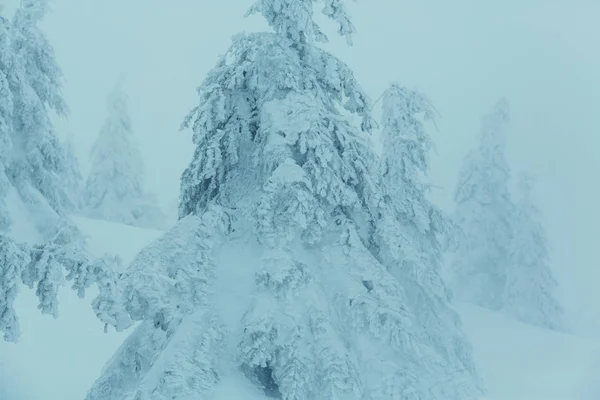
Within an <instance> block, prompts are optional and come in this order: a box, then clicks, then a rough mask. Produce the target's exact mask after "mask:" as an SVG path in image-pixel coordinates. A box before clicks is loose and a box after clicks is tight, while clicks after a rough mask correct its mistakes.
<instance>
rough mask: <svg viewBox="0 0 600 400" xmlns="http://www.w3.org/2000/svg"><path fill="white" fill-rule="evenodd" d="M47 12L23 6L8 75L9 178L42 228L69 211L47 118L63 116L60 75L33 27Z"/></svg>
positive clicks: (29, 0)
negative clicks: (10, 113) (11, 108)
mask: <svg viewBox="0 0 600 400" xmlns="http://www.w3.org/2000/svg"><path fill="white" fill-rule="evenodd" d="M47 8H48V0H22V1H21V5H20V7H19V8H18V9H17V11H16V13H15V15H14V17H13V21H12V27H11V34H10V38H11V39H10V40H11V52H12V58H13V63H12V65H11V68H10V69H9V71H8V80H9V87H10V89H11V91H12V94H13V104H14V112H13V138H12V143H13V150H12V151H11V159H10V162H9V165H8V168H7V172H8V176H9V178H10V180H11V182H12V184H13V185H14V186H15V188H16V189H17V190H18V192H19V194H20V196H21V197H22V199H23V200H24V202H25V204H26V205H28V206H29V208H30V210H31V212H36V213H38V214H40V215H39V217H38V218H37V219H38V220H39V221H38V225H39V226H40V227H41V226H43V225H44V224H45V223H46V221H45V220H44V219H46V218H54V219H55V220H56V216H55V215H54V216H53V215H52V214H53V213H57V214H59V215H61V214H62V213H64V212H65V211H68V210H70V209H72V207H73V204H72V203H71V198H70V196H69V193H68V190H67V188H66V187H65V185H64V184H63V183H64V182H63V178H64V177H65V175H66V174H67V173H68V170H69V166H68V165H67V163H68V160H67V158H66V151H65V148H64V146H63V145H62V144H61V142H60V140H59V139H58V137H57V136H56V134H55V132H54V127H53V125H52V122H51V120H50V114H49V113H50V112H56V113H57V114H58V115H61V116H63V115H65V114H66V113H67V106H66V104H65V102H64V100H63V98H62V95H61V80H62V73H61V71H60V69H59V67H58V66H57V64H56V61H55V59H54V53H53V50H52V47H51V46H50V44H49V43H48V41H47V39H46V37H45V36H44V34H43V33H42V32H41V31H40V29H39V28H38V26H37V24H38V23H39V22H40V21H41V19H42V18H43V17H44V15H45V13H46V11H47ZM40 210H45V211H44V212H41V211H40ZM55 222H56V221H55Z"/></svg>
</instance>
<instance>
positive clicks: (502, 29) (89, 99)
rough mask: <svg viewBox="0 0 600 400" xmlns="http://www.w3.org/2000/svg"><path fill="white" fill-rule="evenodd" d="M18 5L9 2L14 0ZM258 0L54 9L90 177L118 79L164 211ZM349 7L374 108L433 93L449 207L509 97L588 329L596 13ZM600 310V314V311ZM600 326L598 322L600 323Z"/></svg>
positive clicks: (525, 165) (588, 9)
mask: <svg viewBox="0 0 600 400" xmlns="http://www.w3.org/2000/svg"><path fill="white" fill-rule="evenodd" d="M13 1H14V0H13ZM250 3H251V0H202V1H199V0H169V1H166V0H163V1H158V0H146V1H141V0H127V1H122V0H102V1H99V0H54V2H53V3H52V11H51V13H50V14H49V16H48V17H47V19H46V21H45V23H44V29H45V30H46V32H47V34H48V37H49V40H50V41H51V43H52V45H53V46H54V48H55V51H56V55H57V58H58V62H59V64H60V65H61V67H62V69H63V71H64V74H65V79H66V81H65V86H64V95H65V97H66V100H67V102H68V104H69V106H70V108H71V114H70V116H69V118H68V120H66V121H60V122H59V123H58V124H57V126H58V127H59V129H60V131H61V134H62V135H64V134H66V132H68V131H71V132H73V134H74V137H75V141H76V149H77V151H78V156H79V158H80V161H81V163H82V167H83V168H84V171H86V170H87V168H88V165H87V160H88V154H89V149H90V145H91V143H92V142H93V140H94V139H95V135H96V133H97V131H98V129H99V128H100V125H101V124H102V122H103V118H104V117H105V98H106V95H107V94H108V91H109V90H110V89H111V88H112V86H113V85H114V84H115V82H116V81H117V80H118V79H119V78H120V77H123V78H124V81H125V87H126V88H127V90H128V92H129V95H130V98H131V111H132V118H133V122H134V125H135V130H136V135H137V139H138V141H139V142H140V145H141V147H142V150H143V154H144V157H145V161H146V168H147V180H148V187H149V188H150V189H151V190H152V191H154V192H155V193H156V194H157V195H158V196H159V199H160V201H161V203H162V205H163V206H164V207H165V208H166V207H171V206H172V205H173V204H174V202H175V201H176V198H177V196H178V185H179V176H180V173H181V171H182V170H183V168H185V166H186V164H187V163H188V161H189V160H190V157H191V154H192V150H193V149H192V146H191V135H190V133H189V132H187V131H184V132H179V125H180V123H181V121H182V119H183V117H184V116H185V114H186V113H187V112H188V110H189V109H191V108H192V107H193V106H195V105H196V103H197V97H196V93H195V88H196V86H198V85H199V84H200V83H201V82H202V80H203V78H204V76H205V74H206V73H207V72H208V70H209V69H210V68H211V67H212V66H213V65H214V63H215V61H216V59H217V57H218V55H220V54H223V53H224V52H225V51H226V50H227V48H228V46H229V43H230V37H231V35H233V34H234V33H236V32H239V31H243V30H254V29H258V28H261V29H262V28H264V25H263V23H262V21H260V20H259V19H253V18H250V19H244V18H243V14H244V12H245V10H246V9H247V7H248V6H249V5H250ZM349 7H350V8H351V10H352V14H353V15H354V17H355V24H356V27H357V30H358V33H357V35H356V37H355V44H354V46H353V47H347V46H346V45H345V42H344V41H343V40H341V39H338V38H335V37H334V33H333V30H331V31H330V32H331V34H330V38H331V39H332V40H331V43H330V44H328V45H327V47H328V48H330V49H331V50H332V51H333V52H334V53H335V54H336V55H338V56H339V57H341V58H342V59H343V60H345V61H346V62H347V63H348V64H349V65H350V66H351V67H352V68H354V70H355V73H356V76H357V77H358V79H359V81H361V82H362V84H363V86H364V87H365V88H366V89H367V91H368V92H369V93H370V95H371V97H372V98H373V99H375V98H377V97H379V95H380V93H381V92H382V91H383V90H384V88H385V87H386V85H387V84H388V83H390V82H392V81H397V82H400V83H402V84H404V85H406V86H409V87H412V88H417V89H419V90H421V91H423V92H424V93H426V94H427V95H428V96H429V97H430V99H431V100H432V102H433V104H434V105H435V107H436V108H437V109H438V111H439V112H440V115H441V116H440V119H439V120H438V122H437V126H438V130H437V132H435V133H434V139H435V141H436V145H437V153H436V154H435V155H434V156H433V157H432V158H433V160H432V161H433V165H432V171H431V175H430V181H431V182H432V183H434V184H435V185H437V186H439V187H440V188H439V189H436V191H435V192H434V193H433V194H432V196H433V198H434V200H435V201H436V202H437V203H438V204H439V205H440V206H442V207H443V208H444V209H446V210H448V211H451V210H452V191H453V186H454V182H455V178H456V176H457V173H458V168H459V167H460V162H461V161H462V158H463V157H464V155H465V154H466V152H467V151H468V150H469V149H470V148H471V147H472V146H474V145H475V143H476V142H475V141H476V139H477V133H478V129H479V124H480V117H481V115H482V114H484V113H485V112H487V111H488V110H489V109H490V108H491V106H492V105H493V103H494V102H495V101H496V100H497V99H498V98H499V97H500V96H506V97H507V98H508V99H509V100H510V103H511V114H512V124H511V131H510V133H509V151H508V158H509V161H510V163H511V166H512V168H513V172H515V173H518V172H519V170H522V169H526V170H529V171H531V172H532V173H534V174H535V175H536V176H537V177H538V179H539V185H538V190H537V196H538V200H539V204H540V206H541V209H542V211H543V212H544V214H545V218H546V224H547V228H548V235H549V240H550V244H551V245H550V250H551V257H552V266H553V268H554V270H555V274H556V277H557V279H558V281H559V283H560V285H561V289H560V290H561V292H560V294H561V298H562V300H563V302H564V304H565V306H566V307H567V309H568V310H569V311H570V312H571V315H572V316H573V317H574V318H575V321H574V322H576V323H577V327H578V328H580V329H583V328H586V327H588V325H590V324H591V323H593V320H592V319H588V320H587V321H584V320H579V317H580V316H581V315H580V313H584V314H585V315H588V317H589V316H591V315H594V314H595V311H594V310H595V309H596V308H598V307H600V306H599V305H598V304H600V303H599V302H597V301H595V300H596V298H597V296H595V295H594V293H595V291H596V290H597V289H596V286H597V285H598V282H599V278H600V272H598V268H597V265H598V262H597V258H596V257H595V250H596V246H597V243H598V242H599V241H600V212H598V211H597V206H598V204H600V183H599V180H598V174H599V173H600V159H599V158H598V157H597V156H596V152H597V149H598V148H599V145H600V139H598V135H597V133H598V132H600V122H599V121H598V115H599V114H598V110H600V95H599V93H600V55H599V52H598V49H599V48H600V25H599V24H598V23H597V21H600V3H598V2H597V1H593V0H590V1H584V0H570V1H567V0H564V1H552V0H528V1H527V2H523V1H517V0H507V1H503V2H493V4H492V2H481V1H477V0H456V1H452V2H448V1H442V0H436V1H433V0H422V1H404V0H369V1H367V0H362V1H359V2H358V3H355V4H354V3H351V4H349ZM597 314H598V315H599V316H600V312H599V313H597ZM599 326H600V323H599Z"/></svg>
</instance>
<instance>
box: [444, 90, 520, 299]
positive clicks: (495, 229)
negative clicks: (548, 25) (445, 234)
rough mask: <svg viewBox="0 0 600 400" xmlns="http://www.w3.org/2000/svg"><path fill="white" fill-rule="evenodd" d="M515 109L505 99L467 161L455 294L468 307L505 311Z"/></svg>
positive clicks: (459, 204)
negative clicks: (509, 136) (510, 132)
mask: <svg viewBox="0 0 600 400" xmlns="http://www.w3.org/2000/svg"><path fill="white" fill-rule="evenodd" d="M508 121H509V106H508V102H507V101H506V100H505V99H501V100H500V101H499V102H498V103H497V104H496V105H495V107H494V110H493V111H492V112H491V113H490V114H489V115H486V116H485V117H484V118H483V124H482V132H481V137H480V143H479V146H478V147H477V148H475V149H473V150H472V151H471V152H469V154H468V155H467V157H466V158H465V160H464V162H463V165H462V167H461V170H460V173H459V177H458V183H457V187H456V191H455V193H454V200H455V201H456V211H455V221H456V222H457V223H458V224H459V225H460V226H461V228H462V230H463V235H462V237H461V241H460V244H459V245H458V249H457V252H456V254H455V256H454V259H453V262H452V266H451V271H450V275H451V281H452V284H451V287H452V289H453V292H454V294H455V295H456V296H457V297H458V298H460V299H462V300H464V301H467V302H471V303H474V304H477V305H479V306H482V307H487V308H489V309H492V310H500V309H502V307H503V298H504V290H505V288H506V284H507V271H508V269H509V260H508V255H509V251H510V245H511V240H512V219H513V218H514V213H515V207H514V204H513V203H512V201H511V199H510V194H509V189H508V181H509V178H510V169H509V167H508V163H507V161H506V158H505V155H504V152H505V147H506V128H507V124H508Z"/></svg>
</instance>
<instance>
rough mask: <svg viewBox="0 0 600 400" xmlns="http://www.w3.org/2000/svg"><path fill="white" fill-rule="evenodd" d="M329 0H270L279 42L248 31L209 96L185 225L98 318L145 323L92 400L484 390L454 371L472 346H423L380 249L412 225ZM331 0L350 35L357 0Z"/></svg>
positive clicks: (132, 273)
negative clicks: (333, 25) (239, 386)
mask: <svg viewBox="0 0 600 400" xmlns="http://www.w3.org/2000/svg"><path fill="white" fill-rule="evenodd" d="M314 3H315V2H314V1H313V0H261V1H258V2H257V3H256V4H255V5H254V6H253V7H252V9H251V13H260V14H262V15H263V16H264V17H265V18H266V20H267V22H268V23H269V24H270V25H271V27H272V28H273V29H274V33H254V34H248V35H238V36H236V37H235V38H234V40H233V44H232V47H231V48H230V49H229V51H228V52H227V53H226V55H225V56H224V57H222V58H221V59H220V61H219V62H218V64H217V65H216V67H215V68H214V69H213V70H212V71H210V72H209V74H208V76H207V77H206V79H205V81H204V82H203V84H202V85H201V86H200V88H199V90H198V91H199V96H200V104H199V105H198V106H197V107H196V108H195V109H194V110H193V111H192V112H191V113H190V114H189V116H188V117H187V118H186V120H185V123H184V126H191V127H192V129H193V133H194V134H193V142H194V144H195V145H196V149H195V153H194V156H193V159H192V162H191V163H190V165H189V166H188V168H187V169H186V170H185V172H184V173H183V175H182V181H181V197H180V199H181V201H180V221H179V223H178V224H177V225H176V226H175V227H174V228H173V229H172V230H170V231H169V232H167V233H166V234H165V236H164V237H163V238H161V239H160V240H159V241H157V242H156V243H154V244H153V245H151V246H150V247H148V248H146V249H145V250H143V251H142V252H141V253H140V254H139V255H138V257H137V258H136V259H135V260H134V261H133V263H132V265H130V267H129V268H128V270H127V272H126V273H125V274H124V276H123V285H124V286H123V288H122V293H123V294H122V297H121V298H120V299H118V300H117V301H116V303H121V304H122V306H117V307H115V308H114V310H115V311H114V312H113V313H110V312H107V313H99V314H100V315H101V317H102V318H103V319H104V320H105V321H106V322H108V323H109V324H112V325H114V326H115V327H116V328H117V329H123V328H125V327H127V326H129V325H130V324H131V323H132V322H134V321H141V324H140V325H139V326H138V328H136V330H135V331H134V333H133V334H132V335H131V336H130V337H129V338H128V339H127V340H126V341H125V343H124V344H123V345H122V347H121V348H120V349H119V350H118V352H117V354H116V355H115V356H114V357H113V358H112V360H111V361H110V362H109V363H108V365H107V366H106V368H105V369H104V372H103V375H102V376H101V377H100V379H98V381H97V382H96V384H95V385H94V386H93V388H92V389H91V391H90V393H89V395H88V400H104V399H111V400H118V399H166V398H170V399H193V398H198V397H204V396H210V392H211V391H212V390H213V389H214V388H215V386H217V385H218V384H219V382H222V381H223V379H225V378H228V377H231V376H232V375H235V374H239V375H245V376H246V378H247V379H248V380H249V381H250V382H251V383H253V384H254V386H255V387H256V389H262V391H264V393H265V394H266V395H267V396H270V397H274V398H280V399H286V400H300V399H382V400H383V399H415V400H416V399H461V400H462V399H474V398H476V397H477V396H478V395H479V393H480V390H479V388H478V386H477V382H476V380H475V379H474V378H471V379H470V380H464V379H460V378H462V377H463V376H464V374H463V371H456V370H455V369H454V366H455V365H456V364H458V363H456V364H454V365H451V364H450V363H449V362H448V361H447V357H446V356H447V354H446V352H448V353H454V352H455V351H456V348H457V347H460V346H454V345H452V348H444V349H440V348H439V347H436V346H435V345H433V344H432V341H431V340H428V339H427V338H425V337H424V336H423V335H424V333H425V331H426V330H425V329H423V328H422V327H420V326H419V324H420V321H419V319H418V318H417V317H416V316H415V313H416V312H418V311H419V310H417V309H412V308H411V307H410V301H409V300H408V297H410V295H411V294H409V293H407V291H408V288H406V287H404V286H403V282H401V281H400V280H398V279H396V278H395V277H394V275H393V273H392V272H391V271H392V270H393V269H394V268H395V265H392V264H393V263H392V262H391V260H388V259H384V258H383V257H381V256H380V254H386V253H389V252H390V250H389V249H388V247H389V244H388V243H387V241H386V240H380V238H381V237H382V236H384V234H391V233H393V232H398V231H400V230H401V229H400V228H399V227H398V226H397V224H395V223H394V221H396V214H395V212H394V210H393V209H392V208H391V207H390V206H389V204H387V203H386V201H385V199H384V195H385V193H384V191H383V190H382V188H381V182H380V179H379V174H378V171H377V170H376V169H375V168H374V167H373V166H374V165H376V159H375V157H374V154H373V152H372V150H371V148H370V144H369V141H368V138H367V137H366V133H368V132H369V131H370V130H371V129H372V127H373V126H374V122H373V120H372V118H371V115H370V106H369V101H368V99H367V96H366V95H365V93H364V92H363V91H362V90H361V88H360V87H359V85H358V83H357V82H356V80H355V78H354V76H353V74H352V71H351V70H350V69H349V68H348V66H346V65H345V64H344V63H342V62H341V61H340V60H338V59H337V58H335V57H334V56H332V55H331V54H329V53H327V52H325V51H323V50H322V49H320V48H319V47H318V46H317V42H322V41H324V40H325V39H326V37H325V35H324V34H323V32H322V31H321V29H320V27H319V26H318V25H317V24H316V23H315V22H314V20H313V7H314V6H315V4H314ZM321 3H322V5H323V9H322V11H323V13H324V14H325V15H326V16H327V17H328V18H330V19H332V20H334V21H336V22H337V23H338V24H339V33H340V34H342V35H344V36H346V37H347V39H348V41H350V38H351V34H352V33H353V32H354V27H353V25H352V23H351V22H350V20H349V17H348V15H347V14H346V11H345V9H344V6H343V4H342V2H341V1H338V0H321ZM352 116H356V117H358V118H359V119H360V120H361V127H360V129H359V128H358V127H356V126H355V125H354V124H352V123H351V122H349V121H351V117H352ZM384 221H385V222H387V224H388V225H386V229H382V228H380V224H383V222H384ZM393 229H395V231H394V230H393ZM436 289H437V290H440V291H443V286H442V287H441V288H436ZM428 290H429V287H428ZM111 304H112V303H111ZM123 310H125V311H126V313H127V314H126V316H124V315H123V314H122V312H123ZM127 318H129V319H130V320H131V321H129V320H128V319H127ZM430 318H431V319H436V318H438V317H437V316H433V315H431V316H430ZM440 318H444V319H446V318H449V319H452V316H449V317H447V316H442V317H440ZM115 321H118V322H115ZM464 368H465V367H463V369H464ZM457 376H458V377H459V379H455V378H456V377H457ZM251 392H252V390H249V393H248V395H251Z"/></svg>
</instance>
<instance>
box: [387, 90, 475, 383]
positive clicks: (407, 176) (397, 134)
mask: <svg viewBox="0 0 600 400" xmlns="http://www.w3.org/2000/svg"><path fill="white" fill-rule="evenodd" d="M434 117H435V110H434V109H433V107H432V105H431V103H430V102H429V100H428V99H427V98H426V97H425V96H424V95H422V94H421V93H419V92H416V91H412V90H408V89H406V88H404V87H402V86H399V85H397V84H392V85H391V86H390V87H389V88H388V89H387V90H386V91H385V92H384V95H383V98H382V124H381V125H382V126H381V127H382V130H381V141H382V145H383V146H382V149H383V150H382V157H381V169H382V171H381V172H382V177H383V183H384V191H385V193H386V195H387V196H389V199H388V201H390V202H391V203H392V204H393V208H394V210H395V212H396V215H397V221H394V223H398V225H397V227H396V229H395V230H394V231H395V232H396V234H390V232H385V231H384V232H382V235H381V240H382V241H386V242H387V244H388V249H389V250H391V253H388V254H385V257H387V258H389V263H390V264H394V265H396V268H394V269H393V270H392V273H393V274H394V276H395V277H396V278H397V279H398V281H399V282H402V284H403V287H404V288H405V291H406V295H407V299H408V303H409V305H410V307H411V309H412V310H413V314H414V316H415V318H416V319H417V321H418V323H417V325H418V326H419V327H420V328H421V329H422V331H421V333H420V334H421V340H422V341H423V342H424V343H427V344H428V345H429V346H431V347H432V348H433V349H435V350H436V352H437V353H438V354H439V355H440V356H441V357H442V358H443V362H444V363H446V365H447V368H451V369H452V370H454V371H455V374H454V375H453V377H452V380H453V381H454V383H455V384H459V382H460V381H462V382H464V383H463V384H465V385H467V386H468V385H469V384H470V385H473V384H478V383H479V378H478V375H477V372H476V368H475V363H474V361H473V359H472V356H471V346H470V344H469V343H468V341H467V338H466V337H465V335H464V333H463V332H462V329H461V324H460V319H459V316H458V314H456V313H455V312H454V311H453V310H452V309H451V308H450V305H449V302H450V294H449V291H448V290H447V288H446V286H445V283H444V281H443V279H442V276H441V273H442V268H441V267H442V260H443V245H442V244H443V243H444V241H446V239H447V238H448V237H451V236H452V235H453V234H454V231H455V227H454V225H453V223H452V222H451V221H450V219H449V218H447V217H446V216H445V215H444V214H443V212H442V211H441V210H439V209H438V208H437V207H435V206H434V205H433V204H432V203H431V202H430V201H429V200H428V199H427V192H428V190H429V186H428V185H427V184H426V183H425V182H424V178H425V177H426V175H427V173H428V172H429V152H430V150H431V148H432V146H433V142H432V140H431V138H430V136H429V134H428V133H427V131H426V129H425V126H424V122H427V121H430V122H433V120H434ZM380 226H381V227H384V226H385V225H384V224H380ZM394 231H393V232H394ZM382 256H383V255H382Z"/></svg>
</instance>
